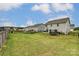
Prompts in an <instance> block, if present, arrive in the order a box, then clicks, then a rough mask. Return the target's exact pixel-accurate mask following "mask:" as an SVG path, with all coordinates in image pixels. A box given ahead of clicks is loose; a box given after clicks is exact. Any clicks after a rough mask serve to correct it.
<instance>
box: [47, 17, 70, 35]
mask: <svg viewBox="0 0 79 59" xmlns="http://www.w3.org/2000/svg"><path fill="white" fill-rule="evenodd" d="M46 28H47V30H48V32H50V30H51V31H54V30H57V31H58V32H62V33H64V34H68V32H69V31H70V18H69V17H63V18H59V19H56V20H52V21H48V22H47V23H46Z"/></svg>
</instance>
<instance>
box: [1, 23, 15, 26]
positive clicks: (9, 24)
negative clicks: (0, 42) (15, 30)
mask: <svg viewBox="0 0 79 59" xmlns="http://www.w3.org/2000/svg"><path fill="white" fill-rule="evenodd" d="M0 26H15V25H14V24H13V23H11V22H3V23H1V24H0Z"/></svg>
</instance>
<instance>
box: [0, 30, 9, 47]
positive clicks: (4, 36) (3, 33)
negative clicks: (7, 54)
mask: <svg viewBox="0 0 79 59" xmlns="http://www.w3.org/2000/svg"><path fill="white" fill-rule="evenodd" d="M7 37H8V31H1V32H0V48H2V46H3V44H4V42H5V41H6V39H7Z"/></svg>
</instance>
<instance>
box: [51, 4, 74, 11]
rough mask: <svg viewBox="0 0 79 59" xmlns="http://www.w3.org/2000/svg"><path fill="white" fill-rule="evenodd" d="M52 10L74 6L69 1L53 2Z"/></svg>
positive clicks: (64, 9) (65, 9)
mask: <svg viewBox="0 0 79 59" xmlns="http://www.w3.org/2000/svg"><path fill="white" fill-rule="evenodd" d="M51 6H52V8H53V10H54V11H56V12H59V11H67V10H73V9H74V6H73V4H70V3H53V4H51Z"/></svg>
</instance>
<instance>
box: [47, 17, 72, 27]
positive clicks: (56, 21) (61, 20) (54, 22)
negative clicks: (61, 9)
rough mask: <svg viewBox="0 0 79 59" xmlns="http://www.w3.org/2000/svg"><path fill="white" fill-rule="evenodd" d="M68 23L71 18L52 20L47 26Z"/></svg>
mask: <svg viewBox="0 0 79 59" xmlns="http://www.w3.org/2000/svg"><path fill="white" fill-rule="evenodd" d="M67 21H69V22H70V19H69V17H66V18H60V19H56V20H52V21H48V22H47V23H46V25H47V24H60V23H66V22H67Z"/></svg>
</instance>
